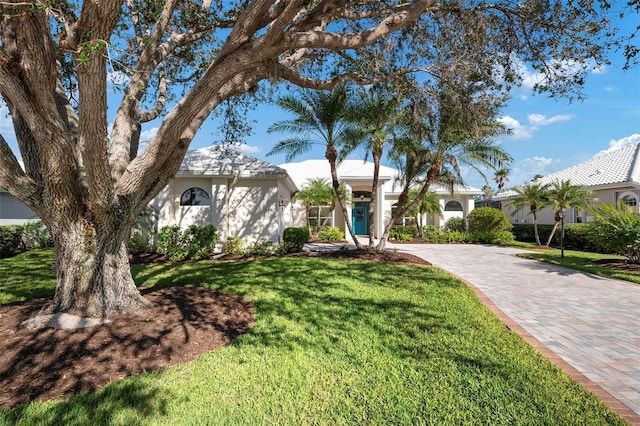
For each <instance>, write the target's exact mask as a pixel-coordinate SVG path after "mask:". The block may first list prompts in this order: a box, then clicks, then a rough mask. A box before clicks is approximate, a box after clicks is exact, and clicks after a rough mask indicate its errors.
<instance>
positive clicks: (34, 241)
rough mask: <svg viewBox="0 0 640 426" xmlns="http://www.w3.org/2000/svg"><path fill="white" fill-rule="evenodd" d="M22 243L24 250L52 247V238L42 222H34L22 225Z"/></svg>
mask: <svg viewBox="0 0 640 426" xmlns="http://www.w3.org/2000/svg"><path fill="white" fill-rule="evenodd" d="M22 243H23V244H24V248H25V249H26V250H33V249H37V248H46V247H53V238H51V233H49V230H48V229H47V227H46V226H44V224H43V223H42V221H40V220H35V221H31V222H27V223H25V224H24V225H22Z"/></svg>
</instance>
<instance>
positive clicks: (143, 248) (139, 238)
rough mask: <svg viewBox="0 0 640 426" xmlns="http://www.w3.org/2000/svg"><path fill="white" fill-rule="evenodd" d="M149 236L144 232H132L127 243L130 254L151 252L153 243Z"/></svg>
mask: <svg viewBox="0 0 640 426" xmlns="http://www.w3.org/2000/svg"><path fill="white" fill-rule="evenodd" d="M149 238H150V236H149V235H144V234H143V233H142V231H139V230H134V231H131V237H130V238H129V242H128V243H127V249H128V250H129V253H132V254H140V253H146V252H149V251H151V242H150V240H149Z"/></svg>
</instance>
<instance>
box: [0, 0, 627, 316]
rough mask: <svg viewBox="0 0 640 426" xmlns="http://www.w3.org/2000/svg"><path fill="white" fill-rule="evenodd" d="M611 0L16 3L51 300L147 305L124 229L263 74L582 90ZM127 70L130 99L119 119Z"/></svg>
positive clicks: (8, 160)
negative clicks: (51, 250)
mask: <svg viewBox="0 0 640 426" xmlns="http://www.w3.org/2000/svg"><path fill="white" fill-rule="evenodd" d="M632 3H635V2H633V1H630V2H629V5H630V7H631V9H630V10H631V11H636V10H637V6H636V7H633V5H632ZM610 8H611V5H610V4H609V2H607V1H604V0H602V1H595V2H561V1H557V2H552V3H550V2H548V1H542V0H525V1H515V0H498V1H495V2H491V3H486V2H482V1H457V0H453V1H447V2H436V1H434V0H415V1H411V2H399V1H382V2H380V1H369V0H365V1H356V2H351V1H346V2H345V1H335V0H311V1H309V0H291V1H274V0H251V1H249V0H237V1H233V0H232V1H215V2H214V1H211V0H201V1H180V0H165V1H157V0H111V1H98V0H86V1H79V0H49V1H40V0H33V1H29V2H24V1H21V0H8V1H4V2H2V3H1V4H0V13H1V14H2V18H3V19H2V21H0V42H1V46H0V94H1V95H2V99H3V100H4V102H5V103H6V104H7V107H8V109H9V112H10V115H11V119H12V121H13V125H14V130H15V135H16V139H17V144H18V147H19V151H20V152H19V153H17V152H13V151H12V149H11V148H10V147H9V144H8V143H7V142H6V141H5V139H4V138H3V137H1V136H0V187H3V188H5V189H6V190H8V191H9V192H10V193H11V194H13V195H14V196H16V197H17V198H18V199H20V200H21V201H22V202H24V203H25V204H26V205H27V206H28V207H30V208H31V209H32V210H34V211H35V212H36V214H37V215H38V216H39V217H40V218H41V219H42V220H43V222H44V223H45V224H46V226H47V227H48V228H49V230H50V231H51V233H52V236H53V239H54V244H55V247H56V253H57V256H58V258H57V259H58V268H57V270H58V287H57V290H56V296H55V298H54V303H53V305H52V310H56V311H65V312H76V313H81V314H87V315H92V316H109V315H110V314H112V313H113V312H117V311H122V310H130V309H135V308H136V307H138V306H139V305H140V304H141V303H143V299H142V298H141V297H140V295H139V293H138V291H137V289H136V288H135V285H134V283H133V280H132V278H131V274H130V272H129V271H128V264H127V261H126V244H125V240H126V238H127V237H128V234H129V231H130V228H131V226H132V224H133V222H134V221H135V217H136V216H137V215H138V214H139V213H140V212H141V211H142V210H143V209H144V207H145V206H146V205H147V204H148V202H149V201H150V200H151V199H152V198H153V197H154V196H155V195H156V194H158V192H159V191H160V190H161V189H162V188H164V187H165V186H166V185H167V183H168V182H169V181H170V180H171V178H172V177H173V176H174V175H175V173H176V172H177V170H178V169H179V166H180V163H181V161H182V158H183V157H184V154H185V153H186V151H187V149H188V147H189V143H190V142H191V140H192V139H193V138H194V136H195V134H196V132H197V131H198V129H199V128H200V127H201V125H202V124H203V122H204V120H206V119H207V117H209V116H210V115H211V114H212V113H217V114H221V115H222V116H224V117H225V118H226V119H227V122H228V123H230V126H228V127H227V130H228V134H226V135H225V137H229V138H235V137H237V136H241V135H242V134H243V132H244V131H245V127H244V126H243V125H242V120H241V118H242V110H243V106H245V105H247V104H250V103H252V102H254V101H255V100H256V99H259V98H256V96H258V95H260V94H261V93H262V89H263V88H264V87H265V85H264V84H263V82H267V83H270V84H278V83H285V84H288V85H293V86H299V87H306V88H313V89H332V88H334V87H336V86H338V85H339V84H340V83H343V82H345V81H355V82H357V83H360V84H368V83H373V82H377V81H384V80H389V79H398V80H402V81H405V82H406V83H408V84H411V83H418V82H419V83H420V84H419V86H420V87H422V89H421V90H424V91H427V92H428V91H429V90H431V89H432V88H433V86H432V85H431V84H430V81H432V79H435V80H433V81H437V79H438V78H439V76H441V75H447V76H448V75H457V76H460V78H464V79H465V80H466V81H468V82H470V83H473V85H474V89H475V91H476V93H477V91H478V90H479V91H484V92H486V93H494V94H500V95H502V96H506V95H507V93H508V92H507V90H508V88H509V87H511V86H513V85H517V84H518V83H519V82H520V81H521V78H522V76H521V75H520V70H521V69H522V67H523V64H527V65H528V66H530V67H532V68H533V69H534V70H535V71H537V72H539V73H541V75H543V76H544V77H545V78H543V79H542V80H540V82H539V83H538V84H537V85H536V90H538V91H544V92H548V93H550V94H551V95H553V96H565V97H576V96H577V97H580V96H581V86H582V83H583V81H584V78H585V75H586V73H587V72H588V71H589V70H590V69H593V68H594V67H597V66H599V65H602V64H606V63H607V52H608V50H609V49H610V48H611V47H614V45H615V43H616V42H619V41H620V40H619V39H616V38H614V37H613V35H614V34H613V33H614V29H612V28H611V27H610V24H609V19H608V17H609V15H608V13H609V12H610ZM114 74H117V75H119V76H121V77H122V78H121V79H120V80H121V81H122V84H121V90H122V100H121V102H120V104H119V106H118V107H117V111H116V112H115V117H114V119H113V123H112V126H111V127H110V126H109V124H110V123H108V118H107V117H108V115H107V112H108V107H107V98H108V96H109V94H108V92H107V81H108V79H109V77H110V76H112V75H114ZM417 86H418V85H417ZM267 94H268V93H267ZM155 118H161V120H162V123H161V124H160V126H159V129H158V132H157V133H156V134H155V136H154V137H153V138H152V139H151V140H150V141H148V144H147V145H146V146H145V147H144V149H142V150H140V149H139V143H140V132H141V125H142V124H143V123H145V122H149V121H150V120H153V119H155ZM19 158H20V159H21V160H22V161H23V162H24V169H23V168H22V167H21V165H20V163H19V161H18V160H19Z"/></svg>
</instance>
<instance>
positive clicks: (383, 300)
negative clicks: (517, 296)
mask: <svg viewBox="0 0 640 426" xmlns="http://www.w3.org/2000/svg"><path fill="white" fill-rule="evenodd" d="M30 256H31V255H21V256H18V257H16V258H13V259H10V260H9V259H5V260H1V261H0V268H4V269H0V271H3V273H2V275H0V295H2V297H3V298H4V299H3V300H4V302H3V303H8V302H11V300H10V299H12V298H14V300H15V301H17V300H21V298H22V297H27V296H28V294H29V293H28V290H27V289H26V288H27V287H29V285H30V284H29V282H30V277H31V275H32V274H34V275H35V276H39V277H40V278H39V280H42V281H43V283H44V281H46V279H45V278H44V276H45V275H47V274H48V272H47V269H46V268H47V266H43V267H41V268H38V267H35V266H34V265H31V264H32V263H33V261H34V259H33V258H32V257H30ZM7 264H9V265H10V266H6V265H7ZM23 265H24V266H23ZM8 270H12V271H13V272H14V273H13V274H12V275H5V273H4V271H8ZM133 272H134V276H135V279H136V281H137V282H139V283H140V284H144V285H158V286H172V285H203V286H206V287H209V288H215V289H221V290H224V291H228V292H233V293H236V294H239V295H242V296H243V297H245V298H247V299H248V300H250V301H251V302H252V303H253V304H254V306H255V312H256V324H255V327H254V328H253V329H252V330H251V331H250V332H249V333H247V334H245V335H244V336H242V337H240V338H239V339H237V340H236V341H234V342H233V343H231V344H230V345H228V346H226V347H224V348H221V349H219V350H216V351H214V352H210V353H208V354H205V355H203V356H201V357H199V358H197V359H196V360H194V361H192V362H189V363H185V364H181V365H179V366H176V367H172V368H169V369H167V370H165V371H164V372H162V373H154V374H145V375H142V376H139V377H133V378H130V379H127V380H121V381H117V382H114V383H111V384H109V385H108V386H106V387H104V388H103V389H101V390H99V391H97V392H94V393H91V394H86V395H76V396H72V397H70V398H69V399H68V400H66V401H63V402H48V403H31V404H27V405H24V406H21V407H18V408H15V409H12V410H4V411H0V423H4V424H16V423H17V424H24V425H31V424H44V425H54V424H56V425H57V424H65V425H85V424H92V425H93V424H114V425H129V424H158V425H160V424H171V425H176V424H215V425H235V424H246V425H262V424H269V425H361V424H371V425H382V424H385V425H386V424H398V425H400V424H406V425H420V424H424V425H461V424H491V425H507V424H508V425H517V424H520V425H532V424H535V425H539V424H547V425H556V424H557V425H571V424H575V425H578V424H579V425H587V424H593V425H602V424H624V422H623V421H622V420H621V419H620V418H619V417H618V416H617V415H616V414H615V413H613V412H611V411H610V410H609V409H608V408H606V407H605V406H604V405H603V404H602V403H600V402H599V401H598V400H597V399H596V398H595V397H594V396H593V395H592V394H590V393H588V392H586V391H585V390H584V389H583V388H582V387H581V386H580V385H578V384H577V383H575V382H574V381H572V380H571V379H570V378H569V377H568V376H567V375H566V374H565V373H563V372H562V371H560V370H559V369H558V368H556V367H555V366H553V365H552V364H551V363H550V362H549V361H548V360H546V359H545V358H544V357H542V356H541V355H540V354H538V353H537V352H536V351H535V350H534V349H533V348H532V347H531V346H529V345H528V344H526V343H525V342H524V341H523V340H522V339H521V338H519V337H518V336H517V335H515V334H514V333H513V332H510V331H509V330H507V329H506V328H505V327H504V325H503V324H502V323H501V322H500V321H499V320H498V319H497V318H496V317H495V316H494V315H493V314H492V313H491V312H490V311H489V310H488V309H487V308H486V307H485V306H484V305H482V304H481V303H480V301H479V300H478V299H477V297H476V296H475V295H474V293H473V292H472V291H470V290H469V289H468V288H467V287H466V286H465V285H464V284H463V283H461V282H460V281H458V280H456V279H454V278H453V277H452V276H451V275H449V274H447V273H445V272H442V271H440V270H438V269H436V268H430V267H417V266H410V265H394V264H385V263H366V262H344V261H328V260H322V259H312V258H273V259H265V260H258V261H246V262H233V263H221V262H220V263H215V262H213V263H212V262H196V263H185V264H179V265H159V266H154V267H135V268H134V270H133ZM41 275H42V276H41ZM49 281H50V282H49V283H48V288H49V291H50V292H52V289H53V276H52V275H51V277H50V278H49ZM45 286H46V285H45ZM5 289H8V292H7V290H5ZM5 293H6V294H5Z"/></svg>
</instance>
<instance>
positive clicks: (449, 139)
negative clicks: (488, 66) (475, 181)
mask: <svg viewBox="0 0 640 426" xmlns="http://www.w3.org/2000/svg"><path fill="white" fill-rule="evenodd" d="M438 90H439V92H438V94H437V98H436V99H435V100H434V99H428V100H427V102H425V103H423V104H418V105H416V107H417V108H416V110H417V111H418V113H415V114H413V115H412V116H413V117H414V118H415V117H417V120H416V121H414V122H413V123H412V126H411V136H412V143H403V144H401V145H399V147H398V148H399V150H400V151H401V153H400V154H396V155H395V157H396V158H404V159H405V164H411V165H412V166H411V170H413V171H414V174H413V176H407V177H406V178H405V185H404V189H403V192H401V194H400V196H399V202H398V205H399V206H401V205H403V202H406V201H408V191H409V189H408V188H409V185H408V183H409V181H410V180H411V179H416V178H420V179H422V182H423V183H422V188H421V189H420V191H419V193H418V195H417V197H416V199H415V200H413V201H412V202H408V203H406V204H405V205H404V207H401V208H398V209H396V212H395V214H394V215H393V216H394V217H392V218H391V219H390V220H389V222H387V225H386V227H385V230H384V233H383V235H382V236H381V238H380V242H379V243H378V247H377V249H378V250H383V249H384V247H385V244H386V241H387V239H388V237H389V232H390V231H391V227H392V226H393V223H394V222H395V220H396V219H397V218H398V217H401V216H402V215H404V214H405V213H406V212H407V211H409V210H411V209H412V208H414V207H415V206H416V205H417V204H418V203H420V201H421V200H422V198H423V197H425V196H426V194H427V193H428V192H429V189H430V187H431V186H432V185H433V184H434V183H444V184H446V185H448V186H449V188H450V189H451V190H452V192H453V188H454V185H455V184H462V183H463V179H462V172H461V168H460V166H461V165H466V166H468V167H469V168H471V169H473V170H476V171H477V172H478V173H479V174H480V175H482V176H484V174H483V169H485V168H490V169H492V170H497V169H499V168H504V167H505V165H506V164H508V162H510V161H511V157H510V156H509V155H508V154H507V153H506V152H505V151H504V149H503V148H502V147H501V146H500V145H498V144H496V143H495V142H494V141H493V140H491V139H490V138H491V137H492V136H495V135H498V134H501V133H505V130H504V128H503V127H502V126H501V125H500V124H499V123H498V122H497V121H496V120H495V117H496V114H497V110H496V108H495V103H494V101H491V100H488V99H486V98H484V97H477V96H475V95H474V93H475V91H476V89H475V88H474V87H473V85H470V86H465V85H464V83H462V84H461V85H460V86H456V87H452V86H450V85H449V83H448V82H441V84H440V85H439V86H438ZM424 105H428V108H429V110H428V111H427V112H422V109H424ZM401 201H403V202H401Z"/></svg>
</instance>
